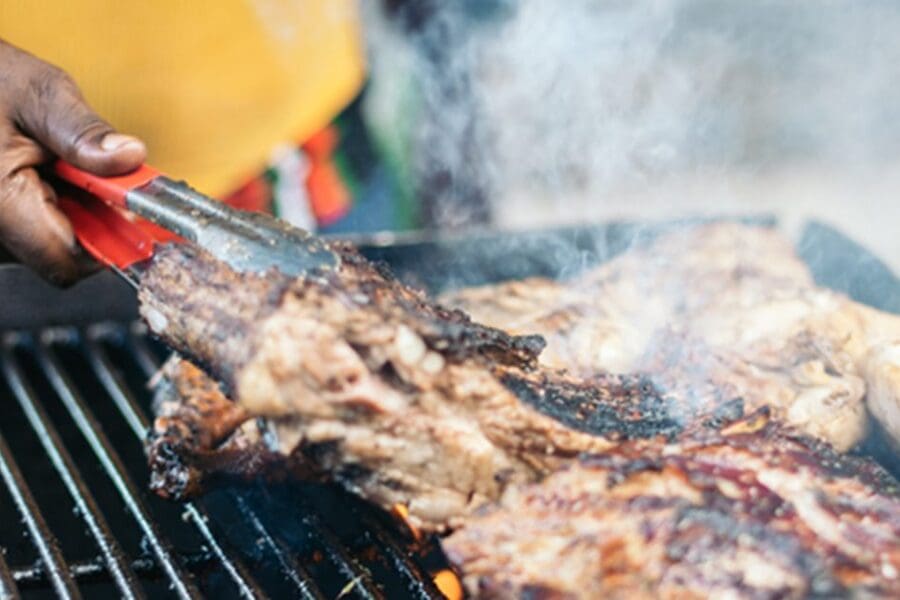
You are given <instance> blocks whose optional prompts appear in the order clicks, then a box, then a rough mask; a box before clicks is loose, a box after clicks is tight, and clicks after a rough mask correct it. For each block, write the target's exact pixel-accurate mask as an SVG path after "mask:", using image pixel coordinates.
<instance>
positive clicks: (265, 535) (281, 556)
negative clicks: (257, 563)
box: [232, 494, 325, 600]
mask: <svg viewBox="0 0 900 600" xmlns="http://www.w3.org/2000/svg"><path fill="white" fill-rule="evenodd" d="M232 497H233V499H234V501H235V503H236V504H237V505H238V508H239V509H240V510H241V512H242V513H243V514H244V516H246V517H247V519H248V520H249V521H250V524H251V525H252V526H253V529H254V530H255V531H256V533H258V534H259V535H260V537H261V538H262V540H263V542H264V543H265V544H266V546H267V547H268V548H269V550H270V551H271V552H272V553H273V554H274V555H275V557H276V559H277V560H278V564H279V565H280V566H281V569H282V572H283V573H284V574H285V576H287V578H288V579H290V580H291V582H292V583H293V584H294V585H295V586H296V587H297V590H298V591H299V592H300V595H301V597H302V598H306V599H308V600H319V599H324V598H325V596H324V595H323V594H322V592H321V591H319V590H318V589H316V588H315V587H314V586H312V585H310V583H309V582H311V581H313V577H312V575H310V573H309V572H308V571H307V570H306V568H305V567H304V566H303V565H301V564H300V562H299V561H298V560H297V559H296V558H294V556H293V555H292V554H291V552H290V551H289V550H288V549H287V548H285V547H284V544H282V543H281V542H279V541H277V540H276V539H275V538H273V537H272V535H271V534H270V533H269V530H268V529H266V528H265V526H264V525H263V524H262V521H260V520H259V516H258V515H257V514H256V511H254V510H253V509H252V508H250V507H249V506H247V502H246V501H245V500H244V499H243V498H241V497H240V496H238V495H237V494H232Z"/></svg>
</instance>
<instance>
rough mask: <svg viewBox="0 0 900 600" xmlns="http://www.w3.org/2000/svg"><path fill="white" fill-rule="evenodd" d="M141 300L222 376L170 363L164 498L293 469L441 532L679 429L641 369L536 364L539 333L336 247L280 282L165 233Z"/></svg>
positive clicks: (163, 432) (161, 330) (178, 341)
mask: <svg viewBox="0 0 900 600" xmlns="http://www.w3.org/2000/svg"><path fill="white" fill-rule="evenodd" d="M140 298H141V302H142V311H143V314H144V316H145V318H146V320H147V322H148V323H149V324H150V326H151V327H152V328H153V330H154V331H155V332H156V333H157V334H158V335H160V336H162V337H163V338H164V339H165V340H166V341H168V342H169V343H170V344H172V345H174V346H176V347H178V348H180V349H181V350H182V351H183V352H184V353H185V354H187V355H189V356H192V357H193V358H195V359H197V360H199V362H200V364H203V365H205V366H206V367H207V369H208V370H209V371H210V372H212V373H214V374H215V375H216V376H217V377H218V378H219V379H220V380H221V381H222V382H223V384H224V388H223V389H220V388H218V387H217V386H216V385H215V384H213V383H211V382H205V383H203V384H202V385H197V378H198V377H202V373H200V372H199V371H197V370H196V369H195V368H193V367H191V366H189V365H186V364H184V363H176V364H175V365H173V366H170V367H169V374H170V376H171V377H170V380H171V381H170V383H169V384H168V385H169V386H170V387H169V388H168V391H166V389H164V390H163V391H161V395H162V396H163V399H162V400H160V407H159V410H160V413H159V416H160V418H159V419H158V420H157V422H156V426H155V433H154V439H153V441H152V443H151V461H152V464H153V465H154V471H155V473H156V475H155V477H154V485H155V486H156V488H157V490H158V491H160V492H161V493H164V494H168V495H170V496H174V497H183V496H185V495H188V494H190V493H191V492H196V491H197V490H198V489H199V483H200V482H201V481H202V479H203V477H204V476H206V475H210V474H213V473H225V474H227V473H228V471H229V470H230V471H231V472H233V473H240V472H244V473H253V472H254V471H257V470H259V471H260V472H261V471H262V470H264V469H258V467H259V466H261V465H273V467H275V466H277V469H281V470H287V471H295V470H296V469H297V468H301V469H302V470H305V471H310V470H311V471H316V472H319V473H322V474H324V475H326V476H328V477H331V478H333V479H336V480H338V481H340V482H342V483H343V484H344V485H345V486H347V487H348V488H349V489H351V490H353V491H355V492H357V493H359V494H361V495H363V496H365V497H366V498H369V499H371V500H373V501H375V502H377V503H379V504H381V505H382V506H384V507H391V506H393V505H395V504H403V505H406V506H407V507H408V509H409V516H410V520H411V521H412V522H413V524H415V525H416V526H418V527H421V528H424V529H444V528H446V527H448V526H454V525H455V524H457V523H458V522H459V519H460V518H461V517H462V516H464V515H466V514H468V512H469V511H470V510H471V509H472V508H473V507H476V506H479V505H481V504H483V503H485V502H487V501H489V500H494V499H496V498H498V497H499V495H500V494H501V493H502V491H503V490H504V489H505V488H506V487H508V486H509V485H513V484H522V483H527V482H532V481H537V480H538V479H540V478H541V477H543V476H544V475H546V474H547V473H549V472H551V471H554V470H556V469H558V468H559V467H560V466H561V465H562V464H564V463H565V462H568V461H570V460H571V459H572V457H574V456H577V455H578V454H580V453H585V452H588V453H598V452H603V451H605V450H607V449H609V448H611V447H612V446H614V445H615V444H616V443H619V442H620V441H621V440H624V439H628V438H635V437H636V438H644V437H655V436H658V435H674V434H676V433H677V432H678V431H679V429H680V427H681V424H680V421H679V420H677V419H674V418H673V416H672V415H671V414H670V412H669V410H668V408H669V407H670V406H672V405H674V404H677V403H675V402H674V401H673V400H672V399H670V398H667V397H663V396H662V395H661V394H660V393H659V392H658V390H657V389H656V387H655V385H654V384H653V383H652V382H651V381H649V380H646V379H645V378H642V377H639V376H634V375H621V376H609V375H603V374H597V375H594V376H592V377H591V378H588V379H583V378H582V379H574V378H572V377H569V376H567V375H566V374H564V373H560V372H556V371H552V370H548V369H545V368H542V367H539V366H538V365H537V353H538V352H539V350H540V349H541V348H542V346H543V342H542V340H541V339H540V338H539V337H535V336H519V337H516V336H510V335H508V334H506V333H504V332H502V331H500V330H497V329H492V328H488V327H484V326H481V325H477V324H475V323H473V322H471V321H470V320H469V319H468V317H466V316H465V315H464V314H463V313H461V312H458V311H448V310H445V309H443V308H441V307H440V306H438V305H435V304H432V303H429V302H428V301H426V300H425V299H424V298H423V297H422V296H420V295H419V294H417V293H415V292H413V291H411V290H409V289H408V288H406V287H404V286H402V285H401V284H400V283H398V282H396V281H394V280H393V279H391V278H389V277H386V276H385V275H384V274H383V273H380V272H378V271H377V270H375V269H374V268H373V267H372V266H370V265H369V264H368V263H366V262H365V261H363V260H362V259H360V258H358V257H357V256H356V255H354V254H352V253H351V252H349V251H345V252H344V254H343V263H342V266H341V269H340V270H339V271H337V272H323V273H317V274H313V275H311V276H309V277H305V278H298V279H289V278H284V277H280V276H277V275H272V274H270V275H266V276H255V275H246V274H243V275H241V274H238V273H235V272H233V271H231V270H230V269H228V268H227V267H225V266H224V265H223V264H222V263H220V262H218V261H216V260H214V259H213V258H211V257H209V256H208V255H205V254H202V253H200V252H198V251H197V250H195V249H191V248H189V247H183V246H173V247H170V248H167V249H164V250H163V251H161V252H160V253H159V254H158V256H157V257H156V258H155V262H154V264H153V266H152V267H151V269H150V271H149V272H148V273H147V274H146V275H145V277H144V282H143V287H142V289H141V293H140ZM226 391H227V393H228V395H229V396H230V397H231V399H232V400H234V403H233V404H232V403H231V402H230V401H229V400H228V399H226V396H225V393H224V392H226ZM226 431H227V432H229V434H225V433H224V432H226ZM236 450H237V452H238V454H240V455H241V456H242V458H241V459H240V460H235V451H236ZM277 469H276V470H277ZM265 470H268V467H266V469H265Z"/></svg>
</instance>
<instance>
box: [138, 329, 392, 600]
mask: <svg viewBox="0 0 900 600" xmlns="http://www.w3.org/2000/svg"><path fill="white" fill-rule="evenodd" d="M128 345H129V347H131V348H132V349H133V350H134V351H135V353H137V354H139V355H142V356H141V358H138V359H137V360H138V363H139V364H140V365H141V367H142V368H143V369H145V370H146V375H147V376H148V377H152V376H153V375H154V374H155V373H156V372H157V371H158V369H159V364H158V362H157V361H156V360H155V358H154V357H153V355H152V353H151V352H150V350H149V349H148V348H147V346H146V344H145V343H144V342H143V341H142V340H141V339H140V338H139V337H136V336H134V335H129V344H128ZM306 512H307V513H308V514H310V517H309V519H308V520H307V521H306V522H307V524H308V525H309V526H310V527H311V528H312V529H313V531H314V533H315V535H316V536H318V537H319V538H320V539H321V540H322V541H323V542H324V544H325V548H326V550H325V554H326V556H327V557H328V559H329V561H330V562H331V563H332V564H334V565H335V567H337V569H338V571H339V572H340V573H341V575H343V576H344V577H346V578H347V580H348V581H356V582H357V583H356V588H355V591H356V592H357V593H358V594H359V595H360V596H361V597H363V598H367V599H375V598H382V597H383V594H382V593H381V591H380V590H379V589H378V588H377V586H376V585H375V583H374V582H373V581H372V576H371V574H370V573H369V571H368V569H366V568H365V567H364V566H363V565H361V564H360V563H359V561H357V560H356V559H355V558H354V557H353V556H351V555H350V553H348V552H347V551H346V550H345V549H344V547H343V544H342V543H341V542H340V540H338V539H337V537H336V536H335V535H334V533H332V532H331V531H330V530H328V529H327V528H325V527H324V526H323V525H322V523H321V522H319V520H318V519H317V518H315V517H314V516H312V514H311V513H312V511H306ZM248 517H249V515H248ZM269 537H272V536H271V535H270V534H269Z"/></svg>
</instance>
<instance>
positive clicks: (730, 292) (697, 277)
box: [443, 224, 900, 450]
mask: <svg viewBox="0 0 900 600" xmlns="http://www.w3.org/2000/svg"><path fill="white" fill-rule="evenodd" d="M443 300H444V302H446V303H447V304H449V305H451V306H456V307H459V308H462V309H464V310H465V311H466V312H468V313H469V314H471V315H472V317H473V318H474V319H476V320H478V321H480V322H483V323H487V324H489V325H493V326H496V327H500V328H503V329H505V330H507V331H510V332H512V333H517V332H529V333H538V334H541V335H542V336H544V337H545V338H546V340H547V343H548V347H547V349H546V350H545V351H544V353H543V354H542V355H541V361H542V363H543V364H545V365H547V366H552V367H565V368H568V369H569V370H571V371H573V372H574V373H576V374H582V375H585V374H588V375H589V374H591V373H595V372H636V371H642V372H648V373H653V374H656V375H659V376H663V377H666V378H669V379H670V380H671V381H670V382H669V383H668V384H666V385H667V386H675V387H681V388H687V389H690V390H692V391H693V394H691V396H692V397H696V396H697V395H698V394H700V395H702V394H704V393H706V391H705V390H723V391H724V390H727V391H726V392H725V395H726V396H740V397H742V398H744V400H745V402H746V404H747V406H748V407H750V408H757V407H760V406H766V405H767V406H770V407H771V408H772V409H773V411H774V414H775V415H776V416H777V418H779V419H782V420H785V421H787V422H790V423H792V424H794V425H796V426H798V427H800V428H801V429H802V430H803V431H805V432H807V433H808V434H810V435H813V436H815V437H818V438H820V439H824V440H827V441H829V442H831V443H832V444H834V445H835V446H836V447H837V448H839V449H841V450H847V449H849V448H851V447H852V446H853V445H855V444H856V443H857V442H859V440H860V439H861V438H862V437H863V436H864V435H865V432H866V425H867V415H866V410H865V398H866V396H867V399H868V405H869V408H870V409H871V411H872V413H873V414H874V415H875V416H876V417H877V418H878V419H879V420H880V421H881V423H882V424H883V425H884V426H885V427H886V429H887V430H888V431H889V432H890V433H891V434H892V435H893V437H894V438H895V439H897V440H900V351H898V349H900V318H898V317H896V316H894V315H889V314H886V313H881V312H879V311H876V310H874V309H871V308H868V307H864V306H862V305H859V304H857V303H855V302H852V301H850V300H849V299H847V298H845V297H844V296H842V295H840V294H838V293H835V292H832V291H830V290H826V289H823V288H819V287H816V286H815V284H814V283H813V281H812V277H811V275H810V273H809V271H808V269H807V268H806V266H805V265H804V264H803V263H802V262H801V261H800V260H799V259H798V258H797V257H796V256H795V255H794V253H793V250H792V249H791V247H790V244H789V243H788V242H787V240H785V239H783V238H782V237H781V236H780V235H779V234H778V233H777V232H775V231H773V230H769V229H763V228H757V227H747V226H742V225H737V224H714V225H708V226H703V227H699V228H694V229H688V230H685V231H679V232H676V233H672V234H669V235H666V236H663V237H661V238H660V239H659V240H657V241H656V242H654V243H652V244H650V245H649V246H648V247H646V248H641V249H635V250H632V251H630V252H628V253H626V254H623V255H621V256H619V257H617V258H614V259H613V260H611V261H609V262H608V263H606V264H604V265H601V266H600V267H598V268H596V269H595V270H593V271H591V272H589V273H587V274H585V275H583V276H582V277H581V278H579V279H578V280H575V281H571V282H567V283H565V284H563V283H558V282H553V281H549V280H541V279H532V280H528V281H517V282H509V283H504V284H500V285H494V286H485V287H482V288H474V289H468V290H463V291H461V292H457V293H454V294H450V295H448V296H446V297H445V298H444V299H443ZM683 396H684V395H683Z"/></svg>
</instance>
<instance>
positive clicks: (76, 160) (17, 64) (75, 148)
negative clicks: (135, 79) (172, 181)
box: [0, 41, 147, 284]
mask: <svg viewBox="0 0 900 600" xmlns="http://www.w3.org/2000/svg"><path fill="white" fill-rule="evenodd" d="M146 154H147V151H146V148H145V147H144V144H143V142H141V141H140V140H138V139H137V138H134V137H131V136H127V135H123V134H120V133H116V132H115V130H114V129H113V128H112V127H111V126H110V125H109V124H108V123H106V122H105V121H103V119H101V118H100V117H98V116H97V114H96V113H94V111H93V110H91V108H90V107H89V106H88V105H87V103H86V102H85V100H84V98H83V97H82V95H81V92H80V91H79V90H78V86H77V85H75V82H74V81H72V79H71V78H70V77H69V76H68V75H66V74H65V73H64V72H63V71H61V70H60V69H58V68H56V67H54V66H52V65H49V64H47V63H45V62H43V61H42V60H40V59H38V58H36V57H34V56H32V55H30V54H28V53H27V52H24V51H22V50H19V49H18V48H15V47H13V46H10V45H9V44H6V43H4V42H3V41H0V243H2V244H3V245H4V246H5V247H6V248H7V249H8V250H9V251H10V252H11V253H12V254H13V255H15V256H16V258H18V259H19V260H21V261H22V262H23V263H25V264H26V265H28V266H30V267H32V268H34V269H35V270H36V271H38V272H39V273H40V274H41V275H43V276H44V277H46V278H47V279H49V280H50V281H52V282H54V283H57V284H67V283H71V282H73V281H75V280H77V279H78V278H79V277H80V276H82V275H84V274H85V273H86V272H88V271H89V270H90V265H91V261H89V260H88V259H87V257H86V255H84V254H82V252H81V250H80V248H79V246H78V244H77V242H76V240H75V237H74V235H73V232H72V226H71V224H70V223H69V221H68V220H67V219H66V217H65V216H64V215H63V214H62V213H61V212H60V211H59V209H58V208H57V207H56V193H55V192H54V190H53V188H52V187H51V186H50V185H49V184H48V183H47V182H45V181H43V180H41V178H40V176H39V174H38V172H37V170H36V167H38V166H39V165H41V164H43V163H47V162H49V161H51V160H53V158H54V157H62V158H64V159H65V160H67V161H68V162H70V163H72V164H73V165H75V166H77V167H80V168H82V169H84V170H86V171H91V172H93V173H96V174H98V175H119V174H122V173H127V172H128V171H131V170H133V169H136V168H137V167H138V166H140V164H141V163H142V162H143V161H144V158H145V157H146Z"/></svg>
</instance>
